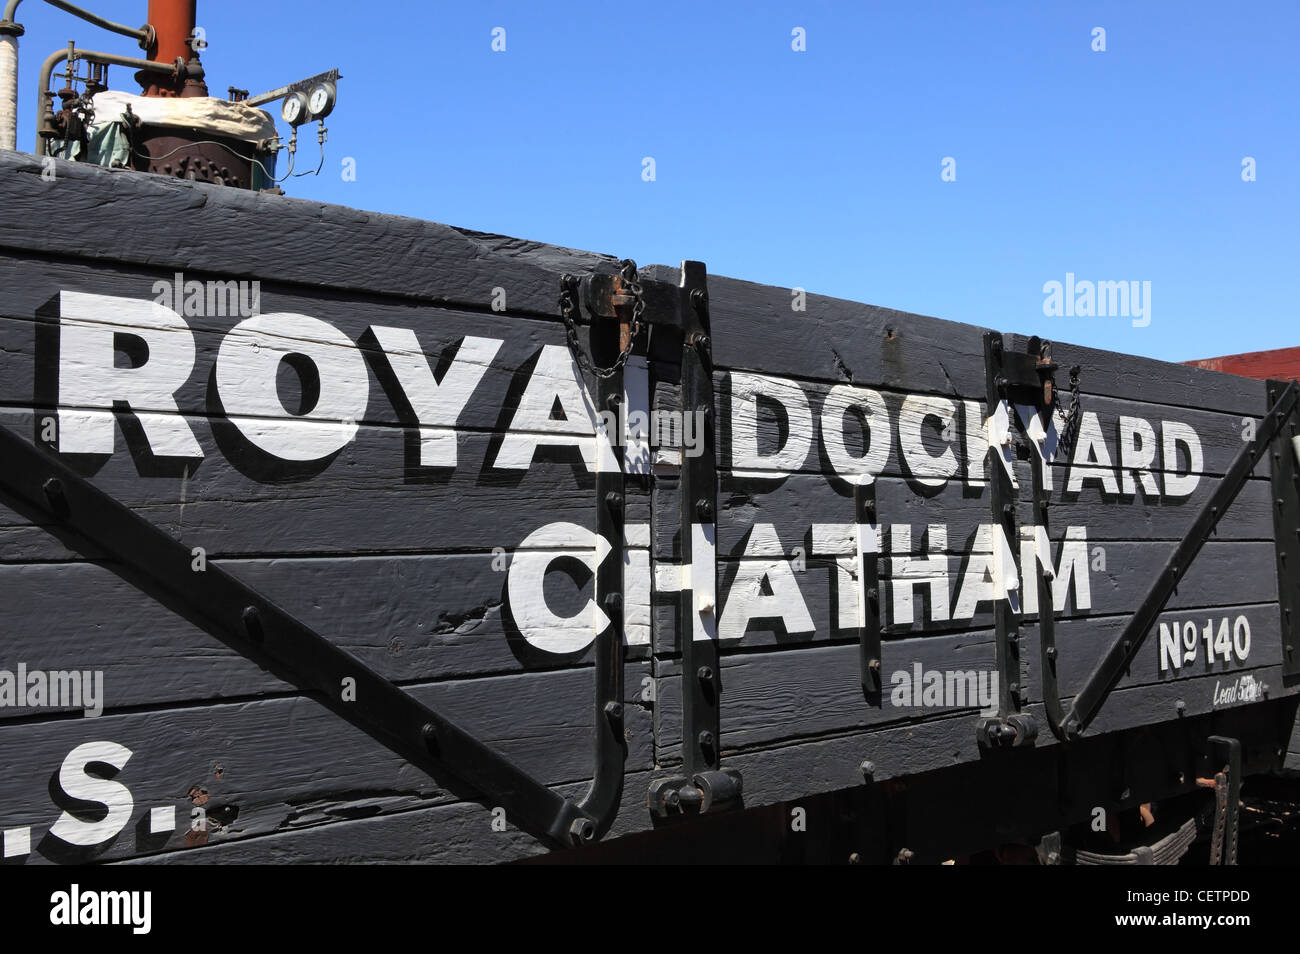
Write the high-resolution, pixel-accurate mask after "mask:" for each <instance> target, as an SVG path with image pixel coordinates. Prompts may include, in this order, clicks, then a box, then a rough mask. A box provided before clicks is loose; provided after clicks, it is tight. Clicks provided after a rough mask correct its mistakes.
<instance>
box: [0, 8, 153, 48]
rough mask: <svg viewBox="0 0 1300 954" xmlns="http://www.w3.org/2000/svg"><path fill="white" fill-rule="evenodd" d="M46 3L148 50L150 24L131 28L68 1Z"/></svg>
mask: <svg viewBox="0 0 1300 954" xmlns="http://www.w3.org/2000/svg"><path fill="white" fill-rule="evenodd" d="M11 2H12V3H13V4H14V5H15V6H17V5H18V3H20V2H21V0H11ZM45 2H46V3H48V4H49V5H50V6H52V7H58V8H59V9H60V10H62V11H64V12H65V13H71V14H72V15H73V16H74V17H80V18H81V19H83V20H85V21H86V22H87V23H93V24H94V25H95V26H97V27H101V28H102V29H105V30H108V31H109V32H110V33H116V34H118V35H120V36H129V37H131V38H132V39H133V40H135V41H136V42H137V43H139V44H140V49H142V50H143V49H146V48H147V47H148V45H149V34H150V30H149V25H148V24H145V25H144V26H142V27H129V26H127V25H125V24H123V23H114V22H113V21H112V20H107V19H105V18H104V17H101V16H100V15H99V14H97V13H91V12H90V11H89V10H83V9H82V8H81V7H79V6H77V5H76V4H72V3H68V2H67V0H45Z"/></svg>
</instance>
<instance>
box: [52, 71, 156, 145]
mask: <svg viewBox="0 0 1300 954" xmlns="http://www.w3.org/2000/svg"><path fill="white" fill-rule="evenodd" d="M68 53H69V50H68V49H62V50H56V51H55V52H53V53H51V54H50V55H49V56H47V57H46V58H45V62H44V63H42V64H41V78H40V81H39V83H38V84H37V94H36V149H35V153H36V155H38V156H39V155H41V154H42V153H43V151H44V150H43V149H42V143H41V139H42V137H41V130H42V129H44V128H45V115H46V108H47V106H48V108H49V111H50V113H51V114H53V112H54V108H53V103H54V92H53V91H52V90H51V89H50V78H51V77H52V76H53V74H54V67H56V66H58V65H59V64H60V63H62V62H63V61H64V60H66V59H67V58H68ZM73 55H74V56H76V58H77V59H79V60H85V61H87V62H88V63H109V64H112V65H114V66H131V67H134V68H135V69H137V70H146V71H148V72H151V73H174V72H176V65H177V64H175V63H158V62H155V61H153V60H141V59H137V58H135V57H133V56H118V55H117V54H116V53H100V52H98V51H96V50H75V51H73Z"/></svg>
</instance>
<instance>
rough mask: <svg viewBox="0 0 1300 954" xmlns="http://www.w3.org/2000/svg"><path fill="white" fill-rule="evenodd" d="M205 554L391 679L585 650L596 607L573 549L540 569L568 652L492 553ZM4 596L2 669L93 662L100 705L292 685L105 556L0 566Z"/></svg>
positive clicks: (566, 663)
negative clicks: (531, 612)
mask: <svg viewBox="0 0 1300 954" xmlns="http://www.w3.org/2000/svg"><path fill="white" fill-rule="evenodd" d="M572 562H575V563H576V561H572ZM497 563H499V564H500V567H501V568H500V569H495V568H494V564H497ZM212 565H213V566H220V567H221V568H222V569H224V570H227V571H228V572H230V573H232V574H233V575H234V576H235V577H237V578H238V579H240V580H242V581H244V582H245V583H247V584H248V585H249V586H251V587H252V588H253V589H255V590H256V591H257V592H259V593H261V594H263V595H264V596H266V597H267V598H269V599H271V600H273V601H275V602H276V603H277V604H278V605H279V606H281V607H282V608H284V609H285V610H286V611H287V612H289V613H290V614H292V615H293V616H295V617H297V618H298V619H300V620H301V621H302V622H304V623H306V624H307V625H308V626H310V627H312V628H313V629H314V630H316V632H318V633H319V634H320V635H321V636H323V637H325V638H326V639H328V640H330V641H331V642H332V643H334V644H335V645H338V646H340V647H341V648H343V649H345V650H346V651H348V652H349V653H351V654H352V655H353V656H355V657H356V658H357V659H358V660H359V661H360V662H362V663H363V664H365V665H366V666H369V667H370V668H371V669H374V670H375V671H376V672H378V673H380V674H381V675H383V676H384V677H386V678H388V679H392V680H396V681H399V682H403V683H406V682H416V681H427V680H431V679H451V678H463V677H466V676H472V675H493V674H502V673H508V672H520V671H523V670H530V671H541V670H548V669H560V668H566V667H572V666H577V665H586V664H590V662H591V652H590V644H591V641H592V638H593V633H594V629H593V626H592V616H591V613H590V612H587V613H584V612H583V608H584V606H585V605H586V604H587V603H588V601H589V600H590V599H591V596H592V592H591V590H592V579H591V574H590V570H586V571H585V573H584V571H583V569H582V568H581V567H578V566H573V565H572V563H571V562H569V561H565V562H562V563H560V564H558V565H557V570H556V572H552V573H550V574H547V576H546V577H545V578H544V580H543V590H542V592H541V593H540V594H538V596H539V598H543V599H545V600H546V601H547V603H548V605H549V606H550V608H551V609H552V611H553V612H554V613H555V614H556V615H559V616H562V617H564V618H566V627H567V628H565V629H564V630H562V631H558V632H557V630H556V629H555V628H549V629H547V630H546V636H547V638H548V639H556V638H563V639H564V640H566V641H567V642H570V643H572V644H575V645H579V646H581V647H582V648H581V649H579V650H576V651H571V652H551V651H547V650H546V649H544V648H542V647H541V646H539V645H538V644H537V636H538V633H537V632H535V631H534V630H533V629H531V628H530V629H529V632H528V634H527V636H525V634H523V633H521V632H520V627H519V624H518V623H517V622H516V618H515V613H517V612H520V609H519V608H518V607H516V606H513V605H512V599H511V592H510V589H509V585H508V575H509V569H510V563H509V561H508V560H503V561H498V559H497V558H496V557H494V556H493V555H491V554H483V553H474V554H444V555H436V556H428V555H418V556H407V557H396V556H387V555H385V556H374V557H355V558H314V557H307V558H284V557H280V558H276V559H270V560H258V559H245V560H220V561H213V563H212ZM566 571H567V572H566ZM570 573H572V574H573V575H570ZM574 576H577V577H578V581H577V582H575V579H574ZM33 594H37V595H33ZM517 595H518V594H517ZM0 602H2V603H3V604H4V605H5V606H6V607H8V616H7V623H6V626H7V630H8V633H9V635H8V637H7V638H6V642H5V653H4V666H3V668H4V669H6V670H7V671H9V672H13V671H14V670H15V667H16V666H17V664H18V663H20V662H21V663H23V664H24V665H25V666H26V667H27V669H28V670H29V671H36V670H39V671H41V672H62V671H76V672H78V673H84V672H91V673H94V672H98V673H102V681H103V693H102V695H100V696H99V697H98V704H99V706H101V707H106V708H107V709H108V710H109V711H112V710H122V709H124V708H131V707H136V706H145V705H155V706H156V705H163V704H176V703H182V702H184V703H191V704H192V703H197V702H211V701H216V700H220V699H229V698H248V697H250V696H253V695H257V694H261V693H271V694H278V693H283V692H286V691H290V687H288V686H286V685H285V684H284V683H283V682H281V681H280V680H278V679H276V678H275V677H273V676H271V675H270V674H269V673H266V672H264V671H262V670H261V669H260V668H258V667H257V666H256V665H254V664H253V663H252V662H250V661H248V660H247V659H245V658H244V657H243V656H241V655H239V654H238V653H236V652H235V651H233V650H232V649H229V648H227V647H226V646H225V645H224V644H222V643H221V642H219V641H218V640H217V639H216V638H215V637H213V636H211V635H209V634H208V633H207V632H206V631H204V630H203V629H202V628H200V627H199V626H197V625H195V624H194V623H193V622H191V621H189V620H187V619H185V618H184V617H183V616H180V615H178V614H177V613H175V612H173V611H172V610H171V609H168V608H167V607H164V606H163V605H162V604H160V603H158V602H157V601H156V600H154V599H153V598H152V597H150V596H148V595H146V594H145V593H143V592H142V591H141V590H140V589H138V588H137V586H136V585H135V584H134V583H133V582H128V581H127V580H126V579H123V578H122V577H121V576H119V575H118V574H117V573H116V572H115V571H114V570H113V569H112V568H111V567H110V566H104V565H100V564H94V563H74V564H21V565H0ZM523 609H524V610H527V609H528V607H527V606H526V605H525V607H524V608H523ZM630 637H631V638H636V635H635V634H630ZM648 652H649V646H648V644H638V645H630V646H628V648H627V653H628V655H629V657H632V658H635V657H637V656H638V655H644V654H648ZM78 700H80V697H79V696H78ZM83 708H85V706H84V705H82V704H81V703H80V701H78V704H77V705H75V706H74V705H71V704H69V705H62V706H54V705H51V704H50V700H49V699H48V698H46V699H44V700H42V704H41V707H40V708H39V709H36V708H31V707H28V706H24V705H21V704H20V705H13V704H10V705H6V706H0V721H3V720H5V719H23V718H26V719H30V718H32V717H35V716H40V715H42V714H44V713H47V712H54V711H73V710H74V709H76V710H79V709H83Z"/></svg>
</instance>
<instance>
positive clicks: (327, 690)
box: [0, 426, 594, 847]
mask: <svg viewBox="0 0 1300 954" xmlns="http://www.w3.org/2000/svg"><path fill="white" fill-rule="evenodd" d="M0 499H4V500H5V502H6V503H8V504H10V505H11V506H13V507H14V509H15V510H17V511H18V512H20V513H22V514H23V515H24V516H27V517H28V518H29V519H31V520H32V521H33V522H34V523H37V524H44V525H47V529H48V530H49V531H50V532H51V533H52V534H53V535H54V536H56V537H57V538H59V539H60V540H61V541H63V542H64V543H65V544H66V545H68V546H69V547H71V548H73V549H75V550H77V551H79V552H81V553H83V554H85V553H86V552H87V550H89V551H91V554H93V555H94V556H95V558H97V559H98V558H100V557H99V554H100V553H102V554H105V555H107V556H108V557H109V558H110V559H111V560H114V561H117V563H119V564H120V565H121V566H120V568H119V567H114V566H111V565H110V567H109V568H110V569H113V570H114V571H115V572H118V573H119V575H121V576H123V577H124V578H125V579H127V580H128V582H130V583H132V584H133V585H135V586H137V587H139V588H140V589H141V590H142V591H143V592H145V593H147V594H148V595H150V596H152V597H154V598H155V599H158V600H159V601H160V602H161V603H163V604H164V605H165V606H167V607H168V608H170V609H172V610H173V611H175V612H177V613H180V614H182V615H184V616H186V617H187V618H189V619H191V620H193V621H194V622H195V623H197V624H198V625H200V626H202V627H203V628H204V629H205V630H207V631H208V632H209V633H211V634H212V635H214V636H215V637H217V638H218V639H220V640H221V641H222V642H224V643H225V644H226V645H227V646H229V647H230V648H232V649H234V650H235V651H236V652H238V653H240V654H241V655H244V656H246V657H248V658H249V659H251V660H252V661H253V662H255V663H257V664H258V665H260V666H262V667H263V668H265V669H267V670H268V671H269V672H271V673H272V674H274V675H275V676H277V677H279V678H281V679H283V680H285V681H286V682H288V683H291V684H293V685H294V686H296V687H298V688H299V689H300V690H302V691H303V692H306V693H308V694H310V695H312V696H313V697H314V698H316V699H317V700H318V701H319V702H321V703H322V704H323V705H324V706H325V707H326V708H328V709H329V710H330V711H332V712H334V713H335V714H336V715H338V716H340V717H341V718H343V719H345V720H347V721H348V722H350V723H352V724H353V725H355V726H357V727H358V728H360V729H361V730H363V731H364V732H366V733H367V734H368V735H370V736H371V737H372V738H373V739H375V740H376V741H378V742H379V743H381V744H382V745H384V746H386V747H387V748H388V749H390V750H391V751H393V752H395V753H397V754H398V755H399V756H401V757H402V758H404V759H406V760H408V761H409V762H411V763H412V764H413V765H415V766H417V767H419V768H420V769H421V770H423V771H425V772H427V773H428V774H429V775H430V776H431V777H433V778H434V779H435V780H438V781H439V782H440V784H443V781H442V779H443V778H445V775H446V773H448V772H450V773H451V774H452V775H454V776H455V777H456V778H458V779H459V780H461V781H462V782H465V783H468V785H469V786H471V787H472V788H473V789H475V790H476V791H477V792H479V793H481V794H482V795H483V796H485V797H486V798H488V799H490V800H491V801H492V802H493V803H494V804H496V805H499V806H501V807H503V808H505V810H506V814H507V817H508V818H509V819H510V820H511V821H513V822H514V823H515V824H517V825H518V826H519V827H520V828H521V829H523V830H524V831H527V832H529V833H530V834H532V835H533V836H535V837H537V838H538V839H540V840H542V841H543V842H545V843H547V844H549V845H551V846H552V847H561V846H570V845H573V844H577V843H581V842H583V841H586V840H588V839H589V838H590V837H591V836H592V834H594V832H593V828H594V825H593V822H592V820H591V819H590V818H589V817H588V816H587V815H586V814H584V812H583V811H582V810H581V809H580V808H579V807H578V806H577V805H575V804H574V803H573V802H571V801H569V800H568V799H566V798H564V797H563V796H561V795H559V794H557V793H555V792H553V791H551V790H550V789H549V788H547V787H546V786H545V785H544V784H543V783H541V782H540V781H538V780H537V779H535V778H533V777H532V776H531V775H529V774H528V773H527V772H525V771H524V770H523V769H521V768H519V767H518V766H517V765H515V764H514V763H513V762H511V761H510V760H509V759H507V758H506V757H505V756H504V755H502V754H501V753H500V752H498V751H496V750H495V749H493V748H492V747H490V746H488V745H486V744H485V743H483V742H481V741H480V740H478V739H476V738H475V737H474V736H472V735H470V734H469V733H468V732H466V731H465V730H464V729H462V728H461V727H460V726H458V725H457V724H456V723H455V722H453V721H451V720H450V719H448V718H446V717H445V716H442V715H440V714H439V713H437V712H435V711H434V710H432V709H430V708H429V707H428V706H426V705H424V704H423V703H421V702H419V701H417V700H416V699H415V698H413V697H412V696H410V695H409V694H407V693H406V692H404V691H403V690H402V689H401V688H399V687H398V686H396V685H395V684H393V683H392V682H390V681H389V680H387V679H385V678H384V677H383V676H381V675H379V674H378V673H377V672H375V671H374V670H372V669H370V668H369V667H368V666H366V665H365V664H364V663H362V662H361V661H359V660H358V659H356V658H354V657H353V656H352V655H350V654H349V653H347V652H344V651H343V650H342V649H340V648H339V647H338V646H336V645H334V644H333V643H332V642H330V641H329V640H328V639H326V638H325V637H323V636H321V635H320V634H318V633H317V632H315V631H314V630H312V629H311V628H310V627H308V626H307V625H305V624H304V623H302V622H300V621H299V620H298V619H296V618H295V617H293V616H292V615H290V614H289V613H287V612H285V611H284V610H283V609H281V608H280V607H278V606H277V605H276V604H275V603H273V602H271V601H270V600H268V599H266V598H265V597H264V596H262V595H261V594H259V593H257V592H256V591H255V590H253V589H252V588H251V587H249V586H247V585H246V584H244V583H242V582H240V581H239V580H237V579H235V578H234V577H233V576H231V575H230V574H229V573H227V572H226V571H224V570H222V569H221V568H220V567H218V566H215V565H213V564H210V563H209V564H207V565H206V568H205V569H203V570H202V571H196V570H194V569H193V568H192V561H193V554H192V551H191V550H190V548H189V547H188V546H186V545H185V544H184V543H182V542H181V541H180V540H177V539H176V538H174V537H173V536H171V535H170V534H169V533H167V532H166V531H164V530H162V529H161V528H159V527H157V526H155V525H154V524H152V523H151V522H149V521H148V520H146V519H144V518H143V517H141V516H140V515H139V514H137V513H135V512H134V511H132V510H131V509H130V508H129V507H127V506H126V505H124V504H123V503H121V502H120V501H117V500H114V499H113V498H112V497H110V496H109V495H108V494H106V493H104V492H103V491H102V490H100V489H99V488H98V487H96V486H94V485H93V484H92V483H91V482H90V481H89V480H87V479H86V478H85V477H83V476H81V475H80V474H78V473H76V472H75V471H73V470H72V469H71V468H69V467H68V466H67V465H66V464H64V463H63V462H62V461H60V460H58V459H56V458H53V457H51V456H50V455H48V454H46V453H45V452H43V451H41V450H39V449H38V448H37V447H35V446H34V445H32V444H29V443H28V442H27V441H25V440H23V439H22V438H21V437H19V436H18V435H17V434H16V433H14V431H13V430H11V429H10V428H7V427H3V426H0ZM344 679H353V680H355V689H356V693H355V701H350V702H344V701H342V699H341V698H340V695H341V693H340V687H341V686H342V685H343V680H344Z"/></svg>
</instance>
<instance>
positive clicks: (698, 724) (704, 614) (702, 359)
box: [646, 261, 741, 816]
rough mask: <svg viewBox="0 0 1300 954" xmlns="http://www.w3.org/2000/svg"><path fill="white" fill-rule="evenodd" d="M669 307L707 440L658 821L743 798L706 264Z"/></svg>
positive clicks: (685, 401) (686, 265) (696, 467)
mask: <svg viewBox="0 0 1300 954" xmlns="http://www.w3.org/2000/svg"><path fill="white" fill-rule="evenodd" d="M659 284H660V285H663V283H659ZM665 287H670V286H665ZM661 300H664V301H668V300H669V299H668V298H663V299H661ZM671 300H675V301H676V302H677V303H678V307H679V308H680V311H679V315H680V319H681V329H682V351H681V411H682V414H683V415H684V416H686V415H692V414H696V413H699V414H700V415H701V418H702V420H703V422H704V434H703V438H704V440H703V448H702V453H700V454H698V455H695V456H689V455H687V454H685V453H683V456H682V469H681V521H682V524H681V551H682V566H683V567H684V568H689V574H690V580H689V582H690V585H689V587H687V586H686V585H683V586H682V589H681V594H680V601H681V602H680V607H679V614H678V628H679V631H680V633H681V653H682V763H683V765H682V768H683V772H684V774H683V775H681V776H674V777H672V778H669V779H659V780H656V781H655V782H653V783H652V784H651V789H650V796H649V801H650V809H651V811H652V812H654V813H655V814H658V815H660V816H663V815H665V814H667V813H668V812H669V811H670V810H673V809H679V808H681V807H682V806H686V807H694V806H695V805H696V804H698V807H699V810H700V811H707V810H716V809H717V808H720V807H723V806H730V805H734V804H739V802H740V796H741V780H740V773H739V772H737V771H735V770H734V769H721V768H720V767H719V763H720V759H721V753H722V743H721V732H720V721H719V714H718V707H719V701H720V698H721V695H722V672H721V667H720V666H719V663H718V627H717V614H718V611H717V588H718V571H717V537H716V526H715V521H716V514H717V508H718V474H717V443H716V435H715V430H716V418H717V409H716V407H715V401H714V391H713V349H712V340H711V338H710V326H709V292H708V273H707V271H706V269H705V266H704V263H703V262H690V261H688V262H683V263H682V270H681V279H680V283H679V285H678V288H677V294H676V295H675V296H673V297H672V299H671ZM651 311H652V308H651V307H650V306H649V305H647V307H646V314H647V315H648V314H650V313H651ZM652 320H654V319H652ZM661 323H670V322H666V321H665V322H661ZM670 793H675V794H670ZM696 793H699V794H698V795H697V794H696Z"/></svg>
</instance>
